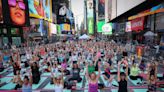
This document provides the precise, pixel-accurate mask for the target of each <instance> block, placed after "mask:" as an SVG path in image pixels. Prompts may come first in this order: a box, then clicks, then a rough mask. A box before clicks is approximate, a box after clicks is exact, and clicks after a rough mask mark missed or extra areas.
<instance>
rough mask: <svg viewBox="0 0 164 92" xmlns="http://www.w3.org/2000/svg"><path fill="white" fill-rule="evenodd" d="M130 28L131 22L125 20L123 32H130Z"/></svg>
mask: <svg viewBox="0 0 164 92" xmlns="http://www.w3.org/2000/svg"><path fill="white" fill-rule="evenodd" d="M131 31H132V29H131V22H126V29H125V32H131Z"/></svg>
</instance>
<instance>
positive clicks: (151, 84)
mask: <svg viewBox="0 0 164 92" xmlns="http://www.w3.org/2000/svg"><path fill="white" fill-rule="evenodd" d="M147 92H156V78H155V76H154V75H150V76H149V80H148V91H147Z"/></svg>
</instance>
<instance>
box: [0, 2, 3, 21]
mask: <svg viewBox="0 0 164 92" xmlns="http://www.w3.org/2000/svg"><path fill="white" fill-rule="evenodd" d="M0 23H3V12H2V0H0Z"/></svg>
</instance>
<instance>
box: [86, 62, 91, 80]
mask: <svg viewBox="0 0 164 92" xmlns="http://www.w3.org/2000/svg"><path fill="white" fill-rule="evenodd" d="M86 77H87V79H90V78H89V74H88V63H86Z"/></svg>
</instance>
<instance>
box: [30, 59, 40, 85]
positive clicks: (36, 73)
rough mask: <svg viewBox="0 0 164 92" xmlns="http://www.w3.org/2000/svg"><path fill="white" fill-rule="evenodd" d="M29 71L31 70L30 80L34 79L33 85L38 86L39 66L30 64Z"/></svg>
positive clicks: (35, 63)
mask: <svg viewBox="0 0 164 92" xmlns="http://www.w3.org/2000/svg"><path fill="white" fill-rule="evenodd" d="M31 70H32V78H33V79H35V80H33V83H34V84H38V83H39V81H40V72H39V65H38V64H37V62H34V63H32V65H31Z"/></svg>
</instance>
